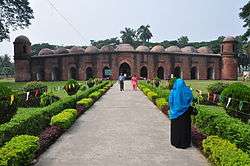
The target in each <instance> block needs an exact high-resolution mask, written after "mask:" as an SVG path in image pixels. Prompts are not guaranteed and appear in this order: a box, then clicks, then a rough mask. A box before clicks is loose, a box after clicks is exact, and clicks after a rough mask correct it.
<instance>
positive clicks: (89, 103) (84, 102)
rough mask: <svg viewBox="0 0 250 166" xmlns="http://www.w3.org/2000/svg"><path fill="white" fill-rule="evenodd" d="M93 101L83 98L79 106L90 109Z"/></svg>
mask: <svg viewBox="0 0 250 166" xmlns="http://www.w3.org/2000/svg"><path fill="white" fill-rule="evenodd" d="M93 102H94V101H93V99H92V98H83V99H82V100H80V101H78V102H77V104H78V105H82V106H85V107H90V106H91V105H92V104H93Z"/></svg>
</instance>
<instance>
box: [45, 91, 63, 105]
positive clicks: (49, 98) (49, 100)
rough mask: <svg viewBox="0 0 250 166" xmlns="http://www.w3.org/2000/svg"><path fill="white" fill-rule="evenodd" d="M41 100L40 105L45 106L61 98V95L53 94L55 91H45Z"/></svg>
mask: <svg viewBox="0 0 250 166" xmlns="http://www.w3.org/2000/svg"><path fill="white" fill-rule="evenodd" d="M40 100H41V101H40V106H42V107H45V106H48V105H50V104H52V103H54V102H56V101H58V100H60V97H58V96H55V95H53V93H48V94H46V93H44V94H42V95H41V97H40Z"/></svg>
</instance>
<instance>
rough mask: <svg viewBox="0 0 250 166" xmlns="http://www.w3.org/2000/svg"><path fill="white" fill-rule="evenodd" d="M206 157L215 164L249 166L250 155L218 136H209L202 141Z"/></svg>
mask: <svg viewBox="0 0 250 166" xmlns="http://www.w3.org/2000/svg"><path fill="white" fill-rule="evenodd" d="M202 145H203V151H204V153H205V155H206V156H208V159H209V160H210V161H211V162H213V163H214V164H215V165H217V166H225V165H234V166H249V165H250V156H249V154H247V153H244V152H243V151H242V150H240V149H238V148H237V147H236V146H235V144H232V143H230V142H229V141H228V140H225V139H222V138H219V137H218V136H209V137H208V138H207V139H205V140H204V141H203V143H202Z"/></svg>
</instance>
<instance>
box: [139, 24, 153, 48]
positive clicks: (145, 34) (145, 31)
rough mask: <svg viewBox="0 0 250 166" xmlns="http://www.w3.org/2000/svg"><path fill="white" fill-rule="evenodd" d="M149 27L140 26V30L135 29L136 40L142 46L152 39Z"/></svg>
mask: <svg viewBox="0 0 250 166" xmlns="http://www.w3.org/2000/svg"><path fill="white" fill-rule="evenodd" d="M149 28H150V26H149V25H146V26H145V25H141V26H140V28H138V29H137V34H136V35H137V38H138V39H140V40H141V41H142V42H143V45H145V44H146V42H149V40H150V39H151V38H152V37H153V35H152V33H151V32H150V30H149Z"/></svg>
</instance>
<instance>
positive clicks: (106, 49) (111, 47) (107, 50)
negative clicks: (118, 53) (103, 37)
mask: <svg viewBox="0 0 250 166" xmlns="http://www.w3.org/2000/svg"><path fill="white" fill-rule="evenodd" d="M100 51H101V52H113V51H114V47H113V46H110V45H106V46H102V48H101V50H100Z"/></svg>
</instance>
